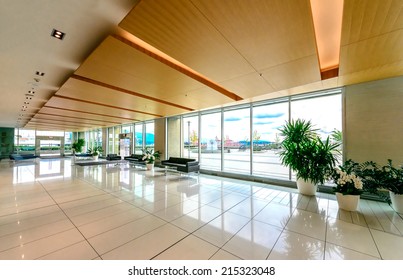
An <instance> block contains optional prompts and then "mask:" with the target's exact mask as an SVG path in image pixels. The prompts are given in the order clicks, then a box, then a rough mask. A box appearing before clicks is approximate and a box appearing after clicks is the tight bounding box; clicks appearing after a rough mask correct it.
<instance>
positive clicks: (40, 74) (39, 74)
mask: <svg viewBox="0 0 403 280" xmlns="http://www.w3.org/2000/svg"><path fill="white" fill-rule="evenodd" d="M35 74H36V75H38V76H41V77H43V76H45V73H43V72H40V71H36V72H35Z"/></svg>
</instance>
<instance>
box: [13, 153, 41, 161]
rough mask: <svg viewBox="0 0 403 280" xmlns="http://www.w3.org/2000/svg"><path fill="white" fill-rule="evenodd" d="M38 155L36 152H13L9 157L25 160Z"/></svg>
mask: <svg viewBox="0 0 403 280" xmlns="http://www.w3.org/2000/svg"><path fill="white" fill-rule="evenodd" d="M37 157H38V156H36V155H34V154H21V155H20V154H11V155H10V156H9V158H10V159H11V160H24V159H36V158H37Z"/></svg>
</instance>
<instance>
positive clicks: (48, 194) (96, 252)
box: [39, 182, 101, 258]
mask: <svg viewBox="0 0 403 280" xmlns="http://www.w3.org/2000/svg"><path fill="white" fill-rule="evenodd" d="M39 184H40V185H41V186H42V187H43V188H44V189H45V191H46V192H47V193H48V195H49V196H50V197H51V198H52V200H53V201H54V202H55V203H56V205H57V206H58V207H59V209H60V211H62V212H63V214H64V215H65V216H66V218H67V219H68V220H69V221H70V223H71V224H72V225H73V226H74V228H75V229H76V230H77V231H78V232H79V233H80V234H81V236H82V237H83V238H84V240H85V241H86V242H87V243H88V245H89V246H90V247H91V248H92V249H93V250H94V252H95V253H96V254H97V255H98V257H100V258H101V255H100V254H99V253H98V251H97V250H95V248H94V247H93V246H92V244H91V243H90V242H89V241H88V239H87V238H86V237H85V235H84V234H83V233H82V232H81V231H80V229H79V228H78V227H77V226H76V225H75V224H74V223H73V221H72V220H71V219H70V217H69V216H68V215H67V214H66V212H64V210H63V209H62V208H61V207H60V205H59V204H58V203H57V202H56V200H55V199H54V198H53V197H52V196H51V195H50V193H49V192H48V191H47V190H46V188H45V187H44V186H43V185H42V183H40V182H39Z"/></svg>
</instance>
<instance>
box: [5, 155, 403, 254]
mask: <svg viewBox="0 0 403 280" xmlns="http://www.w3.org/2000/svg"><path fill="white" fill-rule="evenodd" d="M0 178H1V180H0V259H3V260H18V259H46V260H48V259H73V260H81V259H85V260H90V259H105V260H106V259H108V260H117V259H143V260H148V259H165V260H167V259H188V260H197V259H199V260H206V259H212V260H231V259H234V260H237V259H248V260H252V259H261V260H264V259H274V260H286V259H293V260H296V259H297V260H298V259H301V260H311V259H313V260H328V259H359V260H371V259H399V260H403V219H402V217H401V216H399V215H398V214H397V213H395V212H394V211H393V210H392V208H391V207H390V206H389V205H388V204H385V203H381V202H375V201H368V200H361V202H360V208H359V211H357V212H346V211H343V210H339V209H338V207H337V203H336V201H335V197H334V196H333V195H330V194H322V193H318V194H317V195H316V196H314V197H307V196H302V195H299V194H298V193H296V190H293V189H287V188H282V187H277V186H272V185H267V184H260V183H254V182H247V181H240V180H234V179H227V178H220V177H214V176H205V175H199V176H196V175H191V176H181V175H180V174H178V173H173V172H168V174H167V175H165V174H164V171H163V170H162V169H158V168H156V169H155V170H154V171H146V170H144V169H141V168H139V167H137V168H136V167H133V166H129V165H128V164H120V165H115V164H114V163H112V164H109V165H98V166H85V167H82V166H77V165H72V163H71V161H70V159H68V158H66V159H41V160H35V161H26V162H18V163H13V162H9V161H5V160H3V161H1V162H0Z"/></svg>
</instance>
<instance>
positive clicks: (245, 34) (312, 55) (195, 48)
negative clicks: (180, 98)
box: [120, 0, 320, 98]
mask: <svg viewBox="0 0 403 280" xmlns="http://www.w3.org/2000/svg"><path fill="white" fill-rule="evenodd" d="M120 27H122V28H124V29H125V30H127V31H129V32H130V33H132V34H134V35H135V36H137V37H139V38H141V39H143V40H144V41H146V42H148V43H150V44H151V45H153V46H155V47H156V48H158V49H160V50H162V51H163V52H166V53H167V54H168V55H170V56H172V57H173V58H175V59H177V60H179V61H180V62H182V63H184V64H186V65H188V66H189V67H191V68H194V69H195V70H196V71H198V72H200V73H202V74H204V75H206V76H207V77H210V78H211V79H213V80H216V81H218V82H219V83H220V84H222V85H224V86H225V87H226V88H228V89H229V90H232V91H233V92H235V93H237V94H239V95H241V96H242V97H245V98H248V97H253V96H256V95H260V94H263V93H268V92H272V91H275V90H281V89H286V88H291V87H294V86H298V85H303V84H309V83H313V82H316V81H320V71H319V64H318V61H317V55H316V47H315V38H314V32H313V25H312V19H311V12H310V6H309V0H307V1H295V2H292V3H291V2H290V1H283V0H277V1H265V0H252V1H209V0H207V1H205V0H200V1H187V0H183V1H173V2H172V1H141V2H140V3H139V4H138V5H137V6H136V7H135V8H134V9H133V10H132V11H131V12H130V13H129V15H128V16H126V18H125V19H124V20H123V21H122V22H121V23H120ZM307 69H309V71H307Z"/></svg>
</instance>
